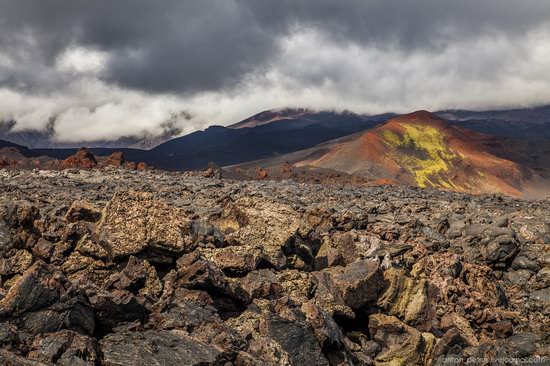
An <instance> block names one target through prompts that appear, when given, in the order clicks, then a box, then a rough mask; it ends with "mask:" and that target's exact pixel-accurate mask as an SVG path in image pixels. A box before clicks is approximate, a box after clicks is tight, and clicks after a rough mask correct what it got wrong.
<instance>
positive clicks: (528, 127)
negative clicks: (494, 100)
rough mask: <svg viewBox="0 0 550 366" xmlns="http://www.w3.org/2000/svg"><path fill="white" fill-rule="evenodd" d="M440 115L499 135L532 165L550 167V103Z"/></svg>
mask: <svg viewBox="0 0 550 366" xmlns="http://www.w3.org/2000/svg"><path fill="white" fill-rule="evenodd" d="M436 114H437V115H438V116H440V117H441V118H443V119H445V120H447V121H449V123H451V124H453V125H456V126H461V127H465V128H468V129H470V130H474V131H478V132H483V133H487V134H490V135H492V136H496V137H499V138H501V139H502V140H503V141H505V142H506V144H507V145H509V146H510V148H513V150H514V151H515V152H516V154H517V155H519V156H521V157H522V158H523V160H525V161H528V162H529V164H530V165H533V166H535V167H538V168H542V169H545V170H550V106H541V107H535V108H524V109H510V110H496V111H481V112H479V111H478V112H476V111H467V110H447V111H440V112H436Z"/></svg>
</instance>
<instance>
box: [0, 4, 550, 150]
mask: <svg viewBox="0 0 550 366" xmlns="http://www.w3.org/2000/svg"><path fill="white" fill-rule="evenodd" d="M549 70H550V1H548V0H459V1H457V0H261V1H260V0H156V1H151V0H93V1H75V0H47V1H45V0H0V121H1V120H4V121H8V120H14V121H16V125H15V128H16V129H18V130H27V129H41V128H45V126H46V125H48V124H50V125H53V126H54V129H55V138H56V139H57V140H58V141H63V142H76V141H92V140H99V139H106V140H115V139H117V138H119V137H122V136H140V135H155V134H161V133H162V132H163V131H164V130H165V129H167V128H170V127H174V126H175V127H178V128H180V129H181V130H182V132H183V133H188V132H191V131H194V130H197V129H203V128H205V127H206V126H208V125H211V124H220V125H227V124H230V123H234V122H237V121H239V120H241V119H244V118H246V117H248V116H250V115H253V114H255V113H258V112H260V111H262V110H267V109H272V108H282V107H305V108H311V109H318V110H327V109H334V110H351V111H354V112H357V113H367V114H376V113H383V112H400V113H404V112H409V111H413V110H417V109H427V110H440V109H448V108H463V109H478V110H479V109H499V108H511V107H529V106H536V105H542V104H550V71H549ZM182 112H184V113H182ZM182 115H183V116H186V117H185V118H184V117H179V116H182ZM189 116H190V118H189Z"/></svg>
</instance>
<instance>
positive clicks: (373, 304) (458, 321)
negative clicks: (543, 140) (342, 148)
mask: <svg viewBox="0 0 550 366" xmlns="http://www.w3.org/2000/svg"><path fill="white" fill-rule="evenodd" d="M548 221H550V201H549V200H546V201H519V200H514V199H512V198H507V197H501V196H469V195H463V194H458V193H446V192H438V191H434V190H421V189H408V188H400V187H364V188H356V187H351V186H347V187H327V186H321V185H313V184H298V183H293V182H289V181H283V182H274V181H269V180H264V181H249V182H237V181H230V180H220V179H217V178H201V177H190V176H186V175H184V174H169V173H162V172H137V171H124V170H107V171H99V170H90V171H75V170H66V171H62V172H58V171H57V172H56V171H5V170H4V171H0V251H1V253H0V254H1V257H2V258H1V259H0V276H1V281H0V284H1V288H0V319H1V320H0V344H1V350H0V364H1V365H49V364H60V365H243V366H244V365H247V366H248V365H371V364H374V365H429V364H436V365H447V364H456V363H458V362H459V360H462V361H463V362H470V364H483V363H487V364H499V363H500V364H504V363H503V362H504V361H506V362H509V363H511V362H513V361H514V360H523V361H532V362H535V363H537V364H544V358H546V360H547V361H548V357H550V336H549V334H550V294H549V286H550V225H549V223H548ZM472 360H474V361H475V363H474V361H472Z"/></svg>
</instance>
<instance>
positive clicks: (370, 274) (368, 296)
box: [326, 260, 386, 309]
mask: <svg viewBox="0 0 550 366" xmlns="http://www.w3.org/2000/svg"><path fill="white" fill-rule="evenodd" d="M326 272H327V273H328V274H329V276H330V278H331V280H332V284H333V286H334V289H335V290H336V291H338V293H339V296H340V297H341V299H342V301H343V302H344V304H345V305H347V306H349V307H350V308H352V309H358V308H360V307H362V306H364V305H366V304H369V303H374V302H376V300H377V299H378V297H379V296H380V295H381V293H382V292H383V291H384V289H385V288H386V282H385V280H384V276H383V272H382V269H381V268H380V263H379V262H378V261H377V260H360V261H356V262H353V263H352V264H350V265H348V266H346V267H334V268H331V269H328V270H326Z"/></svg>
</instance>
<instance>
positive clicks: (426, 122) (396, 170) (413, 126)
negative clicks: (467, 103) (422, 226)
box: [241, 111, 535, 196]
mask: <svg viewBox="0 0 550 366" xmlns="http://www.w3.org/2000/svg"><path fill="white" fill-rule="evenodd" d="M285 163H288V164H290V165H292V166H298V167H300V166H313V167H317V168H324V169H333V170H336V171H341V172H344V173H347V174H353V175H359V176H364V177H369V178H373V179H374V178H376V179H383V178H385V179H391V180H395V181H397V182H399V183H402V184H408V185H416V186H418V187H434V188H442V189H450V190H457V191H467V192H479V193H488V192H500V193H505V194H508V195H513V196H520V195H522V193H523V192H524V191H525V190H526V189H527V187H528V185H529V183H530V181H532V180H533V179H535V173H534V172H533V170H532V169H531V168H529V167H527V166H526V165H524V164H522V158H521V157H519V156H515V155H514V152H513V151H511V150H509V149H507V148H506V146H504V145H503V144H502V143H501V142H500V140H498V139H497V138H495V137H493V136H490V135H487V134H482V133H480V132H475V131H471V130H468V129H465V128H463V127H459V126H453V125H451V124H449V123H448V122H446V121H444V120H443V119H441V118H439V117H437V116H436V115H435V114H432V113H429V112H426V111H418V112H414V113H411V114H408V115H404V116H399V117H396V118H393V119H391V120H389V121H388V122H386V123H384V124H382V125H380V126H377V127H376V128H373V129H371V130H368V131H364V132H360V133H357V134H353V135H351V136H346V137H344V138H340V139H336V140H334V141H330V142H327V143H324V144H320V145H318V146H316V147H314V148H311V149H306V150H303V151H299V152H295V153H292V154H287V155H282V156H280V157H276V158H272V159H265V160H262V161H257V162H251V163H249V164H243V165H242V166H241V168H249V167H251V166H262V167H264V168H265V167H273V166H277V165H281V164H285Z"/></svg>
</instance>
